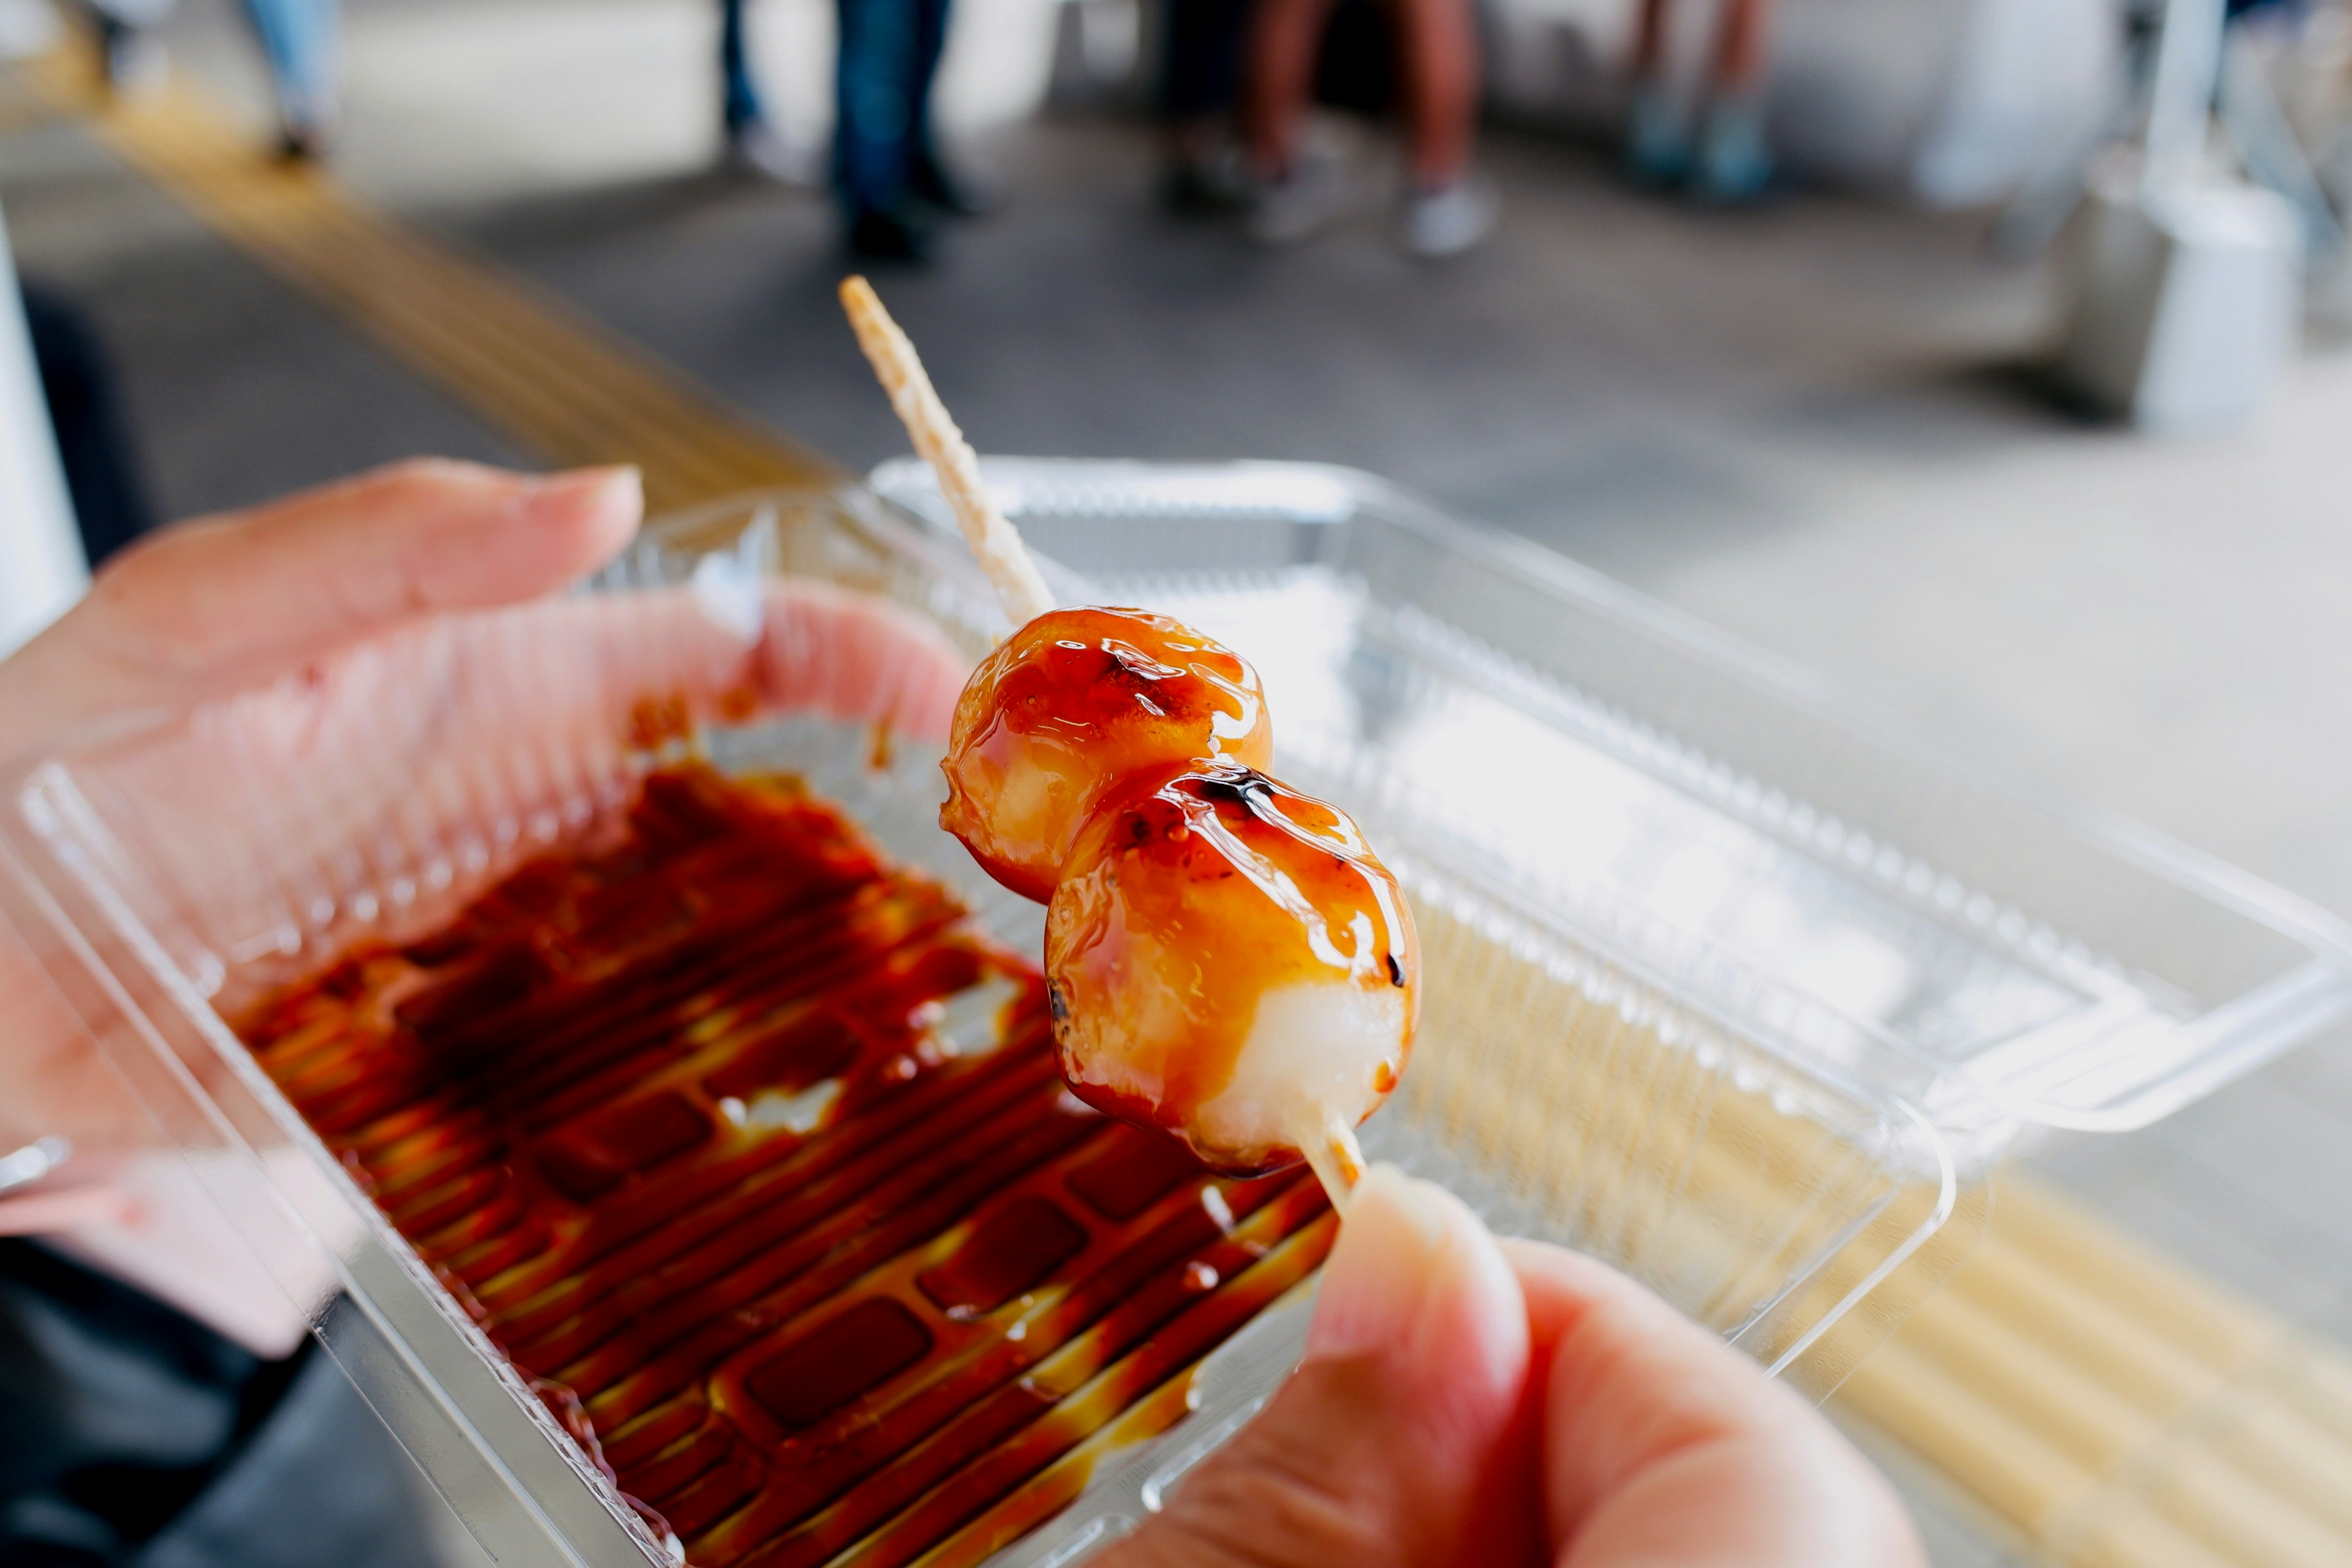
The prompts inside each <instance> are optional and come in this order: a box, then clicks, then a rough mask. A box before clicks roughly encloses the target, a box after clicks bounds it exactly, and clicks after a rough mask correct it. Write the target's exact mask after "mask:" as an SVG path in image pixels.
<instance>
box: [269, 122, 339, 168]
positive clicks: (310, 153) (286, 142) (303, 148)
mask: <svg viewBox="0 0 2352 1568" xmlns="http://www.w3.org/2000/svg"><path fill="white" fill-rule="evenodd" d="M327 141H328V137H327V131H326V127H324V126H322V125H316V124H311V123H310V122H307V121H291V120H289V121H287V122H286V124H285V125H284V126H283V127H282V128H280V129H279V131H278V162H279V163H296V164H307V163H325V162H326V161H327Z"/></svg>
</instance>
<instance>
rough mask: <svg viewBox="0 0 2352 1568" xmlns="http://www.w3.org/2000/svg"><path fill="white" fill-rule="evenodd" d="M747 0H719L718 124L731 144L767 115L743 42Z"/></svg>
mask: <svg viewBox="0 0 2352 1568" xmlns="http://www.w3.org/2000/svg"><path fill="white" fill-rule="evenodd" d="M743 5H744V0H719V124H720V126H721V128H722V129H724V130H725V132H726V133H727V141H728V143H729V144H730V146H731V145H733V144H734V143H736V142H740V141H741V140H742V139H743V136H744V133H745V132H748V131H749V130H750V129H751V127H752V126H754V125H757V124H759V123H761V121H764V120H765V119H766V118H767V114H766V112H765V110H762V109H761V104H760V89H759V88H758V87H757V86H756V85H755V84H754V83H753V82H752V80H751V57H750V54H749V52H748V50H747V49H746V47H745V45H744V37H743Z"/></svg>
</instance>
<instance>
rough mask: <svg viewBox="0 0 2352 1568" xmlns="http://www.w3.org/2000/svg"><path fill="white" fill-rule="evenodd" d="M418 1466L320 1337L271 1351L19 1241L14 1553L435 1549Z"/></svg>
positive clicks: (6, 1311) (6, 1318)
mask: <svg viewBox="0 0 2352 1568" xmlns="http://www.w3.org/2000/svg"><path fill="white" fill-rule="evenodd" d="M412 1474H413V1471H412V1469H411V1467H410V1466H409V1462H408V1460H407V1459H406V1458H404V1456H403V1455H402V1454H401V1452H400V1450H399V1448H398V1447H395V1446H394V1443H393V1442H392V1439H391V1437H390V1436H389V1435H388V1434H387V1433H386V1432H385V1431H384V1429H383V1425H382V1424H381V1423H380V1422H378V1421H377V1420H376V1417H375V1415H374V1413H373V1412H372V1411H370V1410H369V1409H368V1407H367V1405H365V1404H364V1403H362V1400H361V1399H360V1396H359V1394H357V1392H355V1391H354V1390H353V1389H352V1385H351V1383H350V1382H349V1380H347V1379H346V1378H345V1377H344V1376H343V1374H342V1373H341V1370H339V1369H338V1368H337V1367H336V1366H335V1364H334V1363H333V1362H332V1361H331V1360H329V1359H328V1358H327V1357H326V1356H325V1355H323V1354H321V1353H319V1352H317V1351H316V1350H315V1349H314V1348H313V1347H312V1346H311V1345H310V1343H309V1342H305V1345H304V1348H303V1350H302V1351H301V1352H298V1353H296V1354H295V1355H292V1356H289V1358H287V1359H286V1360H284V1361H279V1362H267V1361H262V1360H260V1359H258V1358H257V1357H256V1356H254V1355H252V1354H251V1353H250V1352H247V1351H245V1350H242V1349H240V1348H239V1347H237V1346H236V1344H234V1343H232V1342H229V1341H227V1340H225V1339H223V1338H221V1337H220V1336H219V1335H218V1334H215V1333H214V1332H213V1331H211V1330H210V1329H208V1328H205V1326H204V1325H203V1324H201V1323H198V1322H195V1321H193V1320H191V1319H189V1318H186V1317H184V1316H182V1315H181V1314H180V1313H179V1312H177V1311H175V1310H173V1309H171V1308H170V1307H167V1306H164V1305H163V1304H162V1303H160V1302H158V1301H155V1300H152V1299H151V1298H149V1297H147V1296H145V1295H142V1294H141V1293H140V1292H139V1291H137V1290H134V1289H131V1288H130V1287H129V1286H127V1285H123V1284H121V1282H119V1281H117V1280H115V1279H110V1278H109V1277H108V1276H106V1275H104V1274H100V1273H98V1272H96V1271H95V1270H92V1269H89V1268H83V1267H82V1266H80V1265H79V1264H78V1263H74V1262H72V1261H70V1260H68V1259H67V1258H64V1257H62V1256H60V1255H58V1254H57V1253H55V1252H51V1251H50V1250H48V1249H47V1248H46V1247H41V1246H38V1245H37V1244H35V1243H31V1242H24V1241H0V1564H5V1568H320V1565H321V1564H332V1565H333V1568H430V1564H432V1563H433V1562H434V1560H435V1554H434V1552H433V1550H432V1547H431V1544H430V1542H429V1539H428V1537H427V1535H426V1533H425V1528H424V1521H423V1520H422V1519H421V1518H420V1516H419V1514H418V1511H417V1499H416V1497H415V1494H414V1493H413V1492H412V1491H411V1489H410V1487H411V1485H412V1480H411V1476H412Z"/></svg>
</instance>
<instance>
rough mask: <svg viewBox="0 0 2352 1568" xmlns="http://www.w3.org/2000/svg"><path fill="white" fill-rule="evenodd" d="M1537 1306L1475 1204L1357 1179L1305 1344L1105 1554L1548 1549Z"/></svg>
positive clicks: (1332, 1556) (1193, 1565)
mask: <svg viewBox="0 0 2352 1568" xmlns="http://www.w3.org/2000/svg"><path fill="white" fill-rule="evenodd" d="M1527 1386H1528V1326H1527V1307H1526V1303H1525V1300H1524V1299H1523V1297H1522V1296H1521V1294H1520V1291H1519V1286H1518V1282H1517V1278H1516V1277H1515V1275H1514V1274H1513V1272H1512V1270H1511V1268H1510V1267H1509V1265H1508V1264H1507V1262H1506V1261H1505V1259H1504V1258H1503V1255H1502V1252H1501V1251H1500V1249H1499V1248H1498V1247H1496V1244H1495V1239H1494V1237H1492V1236H1490V1235H1488V1234H1487V1231H1486V1226H1484V1225H1482V1224H1480V1223H1479V1221H1478V1218H1477V1216H1476V1215H1473V1214H1472V1213H1471V1212H1470V1211H1469V1209H1468V1208H1467V1207H1465V1206H1464V1205H1463V1204H1462V1202H1461V1200H1459V1199H1458V1198H1455V1197H1454V1196H1453V1195H1452V1194H1449V1193H1447V1192H1445V1191H1444V1190H1443V1189H1442V1188H1439V1187H1436V1186H1433V1185H1432V1184H1429V1183H1427V1182H1422V1181H1416V1180H1414V1179H1412V1177H1410V1176H1407V1175H1405V1174H1404V1173H1402V1171H1399V1170H1398V1169H1397V1168H1396V1167H1395V1166H1393V1165H1376V1166H1374V1167H1373V1168H1372V1169H1371V1171H1370V1173H1367V1174H1366V1175H1365V1177H1364V1180H1363V1181H1362V1183H1361V1184H1359V1185H1358V1186H1357V1188H1356V1194H1355V1197H1354V1199H1353V1201H1352V1202H1351V1203H1350V1204H1349V1208H1348V1215H1347V1220H1346V1223H1345V1224H1344V1225H1342V1226H1341V1227H1340V1231H1339V1245H1338V1246H1337V1247H1334V1248H1333V1249H1332V1253H1331V1258H1330V1261H1329V1263H1328V1264H1327V1265H1326V1266H1325V1268H1324V1270H1323V1283H1322V1287H1321V1294H1320V1297H1319V1299H1318V1301H1317V1304H1316V1311H1315V1321H1314V1323H1313V1325H1312V1327H1310V1328H1309V1329H1308V1331H1307V1353H1306V1358H1305V1360H1304V1361H1302V1362H1301V1363H1300V1364H1299V1367H1298V1370H1297V1373H1294V1374H1293V1375H1292V1377H1291V1379H1290V1381H1289V1382H1288V1383H1286V1384H1284V1385H1283V1387H1282V1389H1281V1390H1280V1391H1279V1392H1278V1393H1277V1394H1276V1395H1275V1397H1274V1399H1273V1401H1272V1402H1271V1403H1270V1404H1269V1405H1267V1406H1266V1408H1265V1413H1264V1414H1263V1415H1260V1416H1259V1417H1258V1418H1257V1419H1256V1420H1255V1421H1254V1422H1252V1423H1251V1424H1250V1425H1249V1426H1245V1427H1244V1428H1243V1429H1242V1431H1241V1433H1240V1435H1239V1436H1236V1437H1235V1438H1234V1441H1233V1442H1232V1443H1230V1444H1228V1445H1226V1447H1223V1448H1222V1449H1220V1450H1219V1451H1218V1452H1217V1453H1216V1454H1215V1455H1214V1456H1213V1457H1212V1458H1209V1459H1208V1460H1206V1461H1205V1462H1203V1463H1202V1466H1201V1467H1200V1468H1198V1469H1196V1470H1194V1471H1193V1472H1192V1474H1191V1475H1190V1476H1188V1477H1186V1478H1185V1479H1184V1481H1183V1483H1182V1485H1181V1486H1180V1487H1179V1488H1178V1489H1176V1492H1175V1495H1174V1497H1173V1498H1172V1499H1171V1500H1170V1503H1169V1507H1168V1510H1167V1511H1166V1512H1164V1513H1162V1514H1160V1515H1159V1516H1158V1517H1156V1518H1155V1519H1153V1520H1152V1521H1150V1522H1149V1523H1148V1524H1146V1525H1145V1526H1144V1528H1143V1529H1142V1530H1140V1531H1138V1532H1137V1533H1136V1534H1134V1535H1133V1536H1130V1537H1129V1539H1128V1540H1127V1541H1125V1542H1121V1543H1120V1544H1119V1545H1118V1546H1117V1547H1114V1548H1113V1549H1112V1550H1111V1551H1109V1552H1107V1553H1106V1554H1104V1556H1103V1557H1102V1558H1101V1559H1099V1561H1100V1563H1102V1564H1104V1568H1227V1565H1234V1568H1239V1565H1241V1564H1249V1565H1250V1568H1273V1565H1288V1564H1297V1565H1298V1568H1322V1565H1324V1564H1329V1563H1348V1564H1349V1565H1350V1568H1423V1565H1427V1568H1438V1565H1449V1564H1454V1563H1482V1564H1496V1565H1502V1564H1508V1563H1525V1562H1528V1561H1531V1560H1533V1558H1534V1557H1535V1556H1536V1555H1538V1546H1537V1544H1536V1543H1535V1542H1533V1541H1532V1540H1531V1539H1530V1538H1529V1534H1530V1532H1529V1530H1528V1521H1530V1520H1531V1519H1532V1518H1533V1517H1534V1515H1535V1509H1534V1507H1533V1504H1532V1497H1533V1492H1534V1477H1533V1474H1532V1465H1531V1463H1530V1460H1529V1454H1530V1452H1531V1449H1532V1445H1531V1444H1529V1443H1528V1442H1527V1441H1525V1440H1524V1438H1523V1436H1522V1434H1523V1433H1524V1432H1525V1431H1526V1429H1527V1428H1526V1426H1525V1423H1526V1422H1527V1420H1528V1418H1529V1414H1528V1405H1527V1400H1526V1397H1525V1396H1526V1390H1527Z"/></svg>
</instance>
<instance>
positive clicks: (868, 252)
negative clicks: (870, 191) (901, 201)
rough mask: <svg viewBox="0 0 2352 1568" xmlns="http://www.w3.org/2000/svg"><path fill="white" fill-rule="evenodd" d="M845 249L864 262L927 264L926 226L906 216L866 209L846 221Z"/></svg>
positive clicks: (928, 242)
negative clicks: (846, 247) (847, 248)
mask: <svg viewBox="0 0 2352 1568" xmlns="http://www.w3.org/2000/svg"><path fill="white" fill-rule="evenodd" d="M849 248H850V249H851V250H853V251H855V252H856V254H857V255H859V256H861V257H863V258H866V260H868V261H912V262H924V261H929V259H930V258H931V253H932V248H933V247H932V242H931V232H930V226H929V224H927V223H925V222H924V221H923V220H922V219H921V218H919V217H917V216H915V215H913V214H912V213H909V212H906V211H903V210H902V211H898V212H892V211H889V210H887V209H886V208H882V207H868V208H866V210H865V211H864V212H862V213H859V214H858V215H857V216H856V217H855V218H852V219H851V220H850V224H849Z"/></svg>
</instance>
